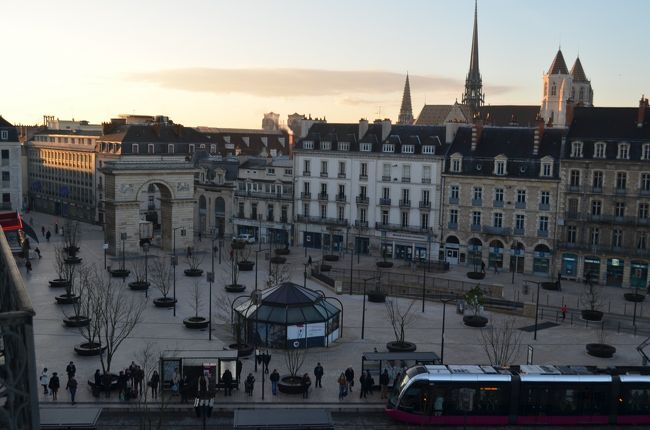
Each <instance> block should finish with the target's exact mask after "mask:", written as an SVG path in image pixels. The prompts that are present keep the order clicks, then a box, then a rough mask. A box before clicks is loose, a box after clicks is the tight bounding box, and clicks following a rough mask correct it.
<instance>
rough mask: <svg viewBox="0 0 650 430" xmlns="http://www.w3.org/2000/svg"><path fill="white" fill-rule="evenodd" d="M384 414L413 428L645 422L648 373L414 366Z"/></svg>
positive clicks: (649, 402) (649, 406) (649, 410)
mask: <svg viewBox="0 0 650 430" xmlns="http://www.w3.org/2000/svg"><path fill="white" fill-rule="evenodd" d="M386 414H387V415H388V416H390V417H391V418H393V419H394V420H396V421H401V422H405V423H410V424H417V425H475V426H488V425H490V426H497V425H502V426H505V425H552V426H572V425H589V424H593V425H610V424H619V425H650V369H649V368H647V367H607V368H602V367H596V366H538V365H521V366H512V367H509V368H500V367H495V366H478V365H425V366H423V365H419V366H413V367H410V368H409V369H407V370H406V371H405V372H404V374H403V375H401V376H400V377H399V379H398V380H396V383H395V385H394V386H393V390H392V392H391V394H390V395H389V399H388V404H387V406H386Z"/></svg>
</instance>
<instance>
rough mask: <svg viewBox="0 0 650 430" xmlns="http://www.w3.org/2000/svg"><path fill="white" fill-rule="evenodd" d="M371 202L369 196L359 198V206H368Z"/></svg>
mask: <svg viewBox="0 0 650 430" xmlns="http://www.w3.org/2000/svg"><path fill="white" fill-rule="evenodd" d="M368 202H369V199H368V196H364V195H361V196H357V204H358V205H367V204H368Z"/></svg>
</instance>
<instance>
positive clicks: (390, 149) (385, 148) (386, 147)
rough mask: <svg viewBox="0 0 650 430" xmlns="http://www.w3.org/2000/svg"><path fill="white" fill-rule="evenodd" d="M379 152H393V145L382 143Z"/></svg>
mask: <svg viewBox="0 0 650 430" xmlns="http://www.w3.org/2000/svg"><path fill="white" fill-rule="evenodd" d="M381 152H395V145H393V144H392V143H384V144H383V145H382V147H381Z"/></svg>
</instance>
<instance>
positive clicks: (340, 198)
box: [336, 194, 347, 203]
mask: <svg viewBox="0 0 650 430" xmlns="http://www.w3.org/2000/svg"><path fill="white" fill-rule="evenodd" d="M346 200H347V199H346V198H345V194H337V195H336V201H337V202H339V203H345V202H346Z"/></svg>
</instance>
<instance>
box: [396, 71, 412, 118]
mask: <svg viewBox="0 0 650 430" xmlns="http://www.w3.org/2000/svg"><path fill="white" fill-rule="evenodd" d="M413 122H414V121H413V107H412V106H411V85H410V84H409V74H408V73H407V74H406V82H405V83H404V94H403V95H402V107H401V108H400V110H399V117H398V119H397V124H399V125H411V124H413Z"/></svg>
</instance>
